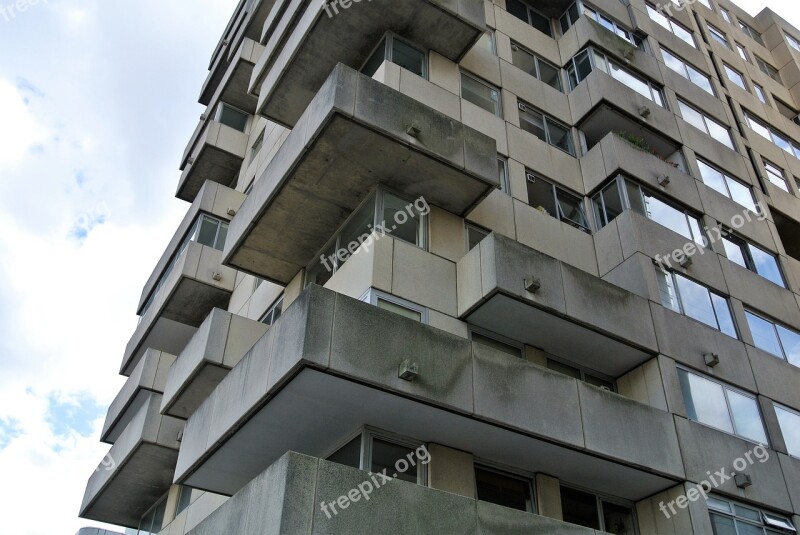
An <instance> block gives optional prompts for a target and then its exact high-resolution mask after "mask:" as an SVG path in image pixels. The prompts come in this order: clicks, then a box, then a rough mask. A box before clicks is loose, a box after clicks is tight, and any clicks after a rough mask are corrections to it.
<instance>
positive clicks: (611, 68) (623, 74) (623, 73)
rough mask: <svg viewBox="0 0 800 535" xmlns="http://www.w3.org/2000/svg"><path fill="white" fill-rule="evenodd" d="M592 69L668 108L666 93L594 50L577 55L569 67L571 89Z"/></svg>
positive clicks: (589, 49) (587, 50)
mask: <svg viewBox="0 0 800 535" xmlns="http://www.w3.org/2000/svg"><path fill="white" fill-rule="evenodd" d="M592 67H594V68H597V69H599V70H601V71H603V72H605V73H606V74H608V75H609V76H611V77H612V78H614V79H615V80H617V81H618V82H620V83H622V84H623V85H625V86H627V87H629V88H630V89H633V90H634V91H636V92H637V93H639V94H640V95H642V96H643V97H645V98H647V99H649V100H652V101H653V102H655V103H656V104H658V105H659V106H661V107H662V108H663V107H666V104H665V100H664V92H663V90H662V89H661V88H660V87H658V86H657V85H655V84H653V83H651V82H650V81H648V80H647V79H645V78H644V77H642V76H639V75H638V74H636V73H634V72H633V71H631V70H629V69H627V68H626V67H623V66H622V65H620V64H619V63H617V62H616V61H614V60H612V59H611V58H609V57H608V56H606V55H605V54H602V53H600V52H598V51H597V50H595V49H593V48H587V49H586V50H584V51H582V52H581V53H579V54H577V55H576V56H575V57H574V58H573V59H572V61H571V62H570V64H569V65H568V66H567V74H568V77H569V81H570V89H575V87H576V86H577V85H578V84H579V83H581V82H582V81H583V79H584V78H586V76H587V75H588V74H589V73H590V72H591V71H592Z"/></svg>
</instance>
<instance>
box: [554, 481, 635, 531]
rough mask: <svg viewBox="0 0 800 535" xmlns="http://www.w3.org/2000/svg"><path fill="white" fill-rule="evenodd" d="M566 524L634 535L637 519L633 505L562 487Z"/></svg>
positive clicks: (562, 503)
mask: <svg viewBox="0 0 800 535" xmlns="http://www.w3.org/2000/svg"><path fill="white" fill-rule="evenodd" d="M561 511H562V517H563V519H564V522H569V523H570V524H577V525H579V526H584V527H587V528H592V529H597V530H600V531H604V532H606V533H613V534H615V535H634V534H635V533H636V518H635V516H634V513H633V505H632V504H623V503H622V502H618V501H616V500H614V501H611V500H608V499H605V498H603V497H601V496H598V495H596V494H592V493H589V492H584V491H582V490H578V489H574V488H570V487H565V486H564V485H561Z"/></svg>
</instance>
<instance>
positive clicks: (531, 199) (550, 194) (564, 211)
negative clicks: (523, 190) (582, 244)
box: [526, 172, 591, 233]
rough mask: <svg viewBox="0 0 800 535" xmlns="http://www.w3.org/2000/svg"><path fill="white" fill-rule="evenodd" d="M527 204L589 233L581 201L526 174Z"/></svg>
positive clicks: (528, 173) (545, 181) (542, 180)
mask: <svg viewBox="0 0 800 535" xmlns="http://www.w3.org/2000/svg"><path fill="white" fill-rule="evenodd" d="M526 177H527V183H528V204H529V205H531V206H533V207H534V208H536V209H537V210H539V211H540V212H543V213H546V214H547V215H549V216H551V217H555V218H556V219H558V220H560V221H563V222H564V223H567V224H568V225H572V226H573V227H575V228H577V229H580V230H582V231H584V232H586V233H590V232H591V231H590V230H589V222H588V220H587V219H586V211H585V209H584V207H583V200H582V199H581V198H580V197H578V196H576V195H572V194H570V193H567V192H566V191H565V190H563V189H561V188H559V187H557V186H555V185H554V184H552V183H551V182H548V181H547V180H545V179H543V178H540V177H538V176H537V175H535V174H533V173H530V172H527V173H526Z"/></svg>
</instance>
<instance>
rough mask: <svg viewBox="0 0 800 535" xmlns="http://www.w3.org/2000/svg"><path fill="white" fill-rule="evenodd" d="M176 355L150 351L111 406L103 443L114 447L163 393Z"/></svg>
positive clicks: (140, 361) (141, 360) (102, 436)
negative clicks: (152, 399) (153, 398)
mask: <svg viewBox="0 0 800 535" xmlns="http://www.w3.org/2000/svg"><path fill="white" fill-rule="evenodd" d="M175 359H176V357H175V355H170V354H169V353H164V352H162V351H156V350H155V349H148V350H147V351H146V352H145V354H144V356H143V357H142V358H141V359H140V360H139V364H137V365H136V367H135V368H134V369H133V373H131V376H130V377H129V378H128V380H127V381H126V382H125V385H123V387H122V390H120V392H119V394H118V395H117V397H116V398H115V399H114V401H113V402H111V406H109V408H108V414H107V415H106V422H105V424H104V425H103V431H102V433H101V434H100V440H101V441H102V442H106V443H108V444H113V443H114V442H115V441H116V440H117V438H118V437H119V435H120V433H122V431H123V430H124V429H125V428H126V427H127V426H128V424H129V423H130V421H131V419H132V418H133V417H134V416H135V415H136V414H138V412H139V410H140V409H141V408H142V407H143V406H144V405H145V404H146V403H147V402H148V400H149V399H150V393H151V392H156V393H159V394H160V393H162V392H163V391H164V383H165V382H166V379H167V371H168V370H169V369H170V366H171V365H172V363H173V362H175Z"/></svg>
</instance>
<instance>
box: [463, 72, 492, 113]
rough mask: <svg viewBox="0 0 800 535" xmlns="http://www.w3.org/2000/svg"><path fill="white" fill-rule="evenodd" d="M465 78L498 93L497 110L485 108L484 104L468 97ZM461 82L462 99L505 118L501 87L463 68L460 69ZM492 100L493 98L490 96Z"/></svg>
mask: <svg viewBox="0 0 800 535" xmlns="http://www.w3.org/2000/svg"><path fill="white" fill-rule="evenodd" d="M464 78H468V79H470V80H472V81H473V82H475V83H476V84H478V85H481V86H483V87H485V88H486V89H488V90H489V91H490V92H494V93H496V94H497V101H496V102H495V110H494V111H491V110H488V109H486V108H484V107H483V106H481V105H480V104H478V103H476V102H473V101H472V100H470V99H468V98H467V97H465V96H464ZM459 84H460V90H461V91H460V93H459V96H460V97H461V98H462V99H464V100H466V101H467V102H469V103H470V104H472V105H474V106H477V107H478V108H480V109H482V110H484V111H486V112H488V113H491V114H492V115H494V116H495V117H500V118H501V119H502V118H503V93H502V91H501V90H500V88H499V87H497V86H495V85H494V84H492V83H490V82H487V81H486V80H484V79H483V78H480V77H479V76H476V75H474V74H472V73H471V72H469V71H465V70H463V69H462V70H461V71H460V76H459ZM490 100H491V98H490Z"/></svg>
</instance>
